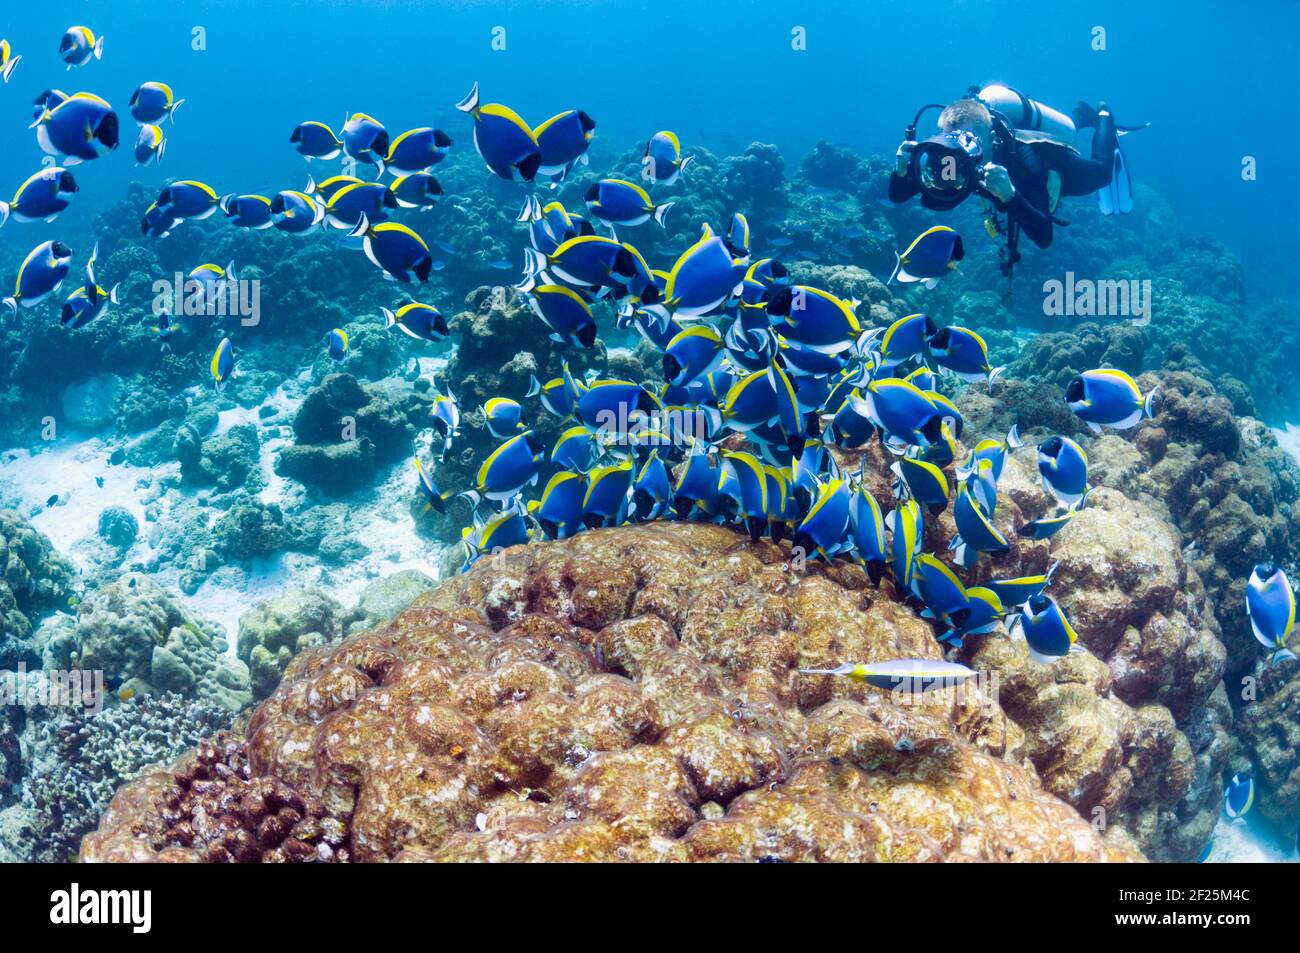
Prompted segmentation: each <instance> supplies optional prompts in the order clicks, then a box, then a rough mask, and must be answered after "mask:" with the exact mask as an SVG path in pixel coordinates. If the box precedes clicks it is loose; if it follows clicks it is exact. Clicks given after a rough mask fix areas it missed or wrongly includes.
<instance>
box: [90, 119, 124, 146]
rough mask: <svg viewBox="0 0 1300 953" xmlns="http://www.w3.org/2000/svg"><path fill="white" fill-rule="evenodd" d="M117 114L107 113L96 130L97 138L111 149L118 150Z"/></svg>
mask: <svg viewBox="0 0 1300 953" xmlns="http://www.w3.org/2000/svg"><path fill="white" fill-rule="evenodd" d="M117 135H118V128H117V113H107V114H106V115H105V116H104V118H103V119H101V120H100V121H99V128H98V129H96V130H95V138H96V139H98V140H99V141H100V142H102V143H103V144H104V145H106V146H108V148H110V149H116V148H117Z"/></svg>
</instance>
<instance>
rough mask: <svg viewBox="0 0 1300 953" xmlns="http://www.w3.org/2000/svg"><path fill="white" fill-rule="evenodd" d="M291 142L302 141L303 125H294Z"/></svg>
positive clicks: (290, 137) (290, 134) (290, 135)
mask: <svg viewBox="0 0 1300 953" xmlns="http://www.w3.org/2000/svg"><path fill="white" fill-rule="evenodd" d="M289 141H290V142H302V126H294V127H293V132H291V133H289Z"/></svg>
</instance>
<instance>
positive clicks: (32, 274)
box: [0, 240, 72, 312]
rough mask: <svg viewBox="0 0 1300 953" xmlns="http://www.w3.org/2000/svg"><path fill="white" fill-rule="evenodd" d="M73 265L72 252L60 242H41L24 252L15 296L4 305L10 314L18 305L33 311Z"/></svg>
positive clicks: (10, 297)
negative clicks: (25, 255) (25, 253)
mask: <svg viewBox="0 0 1300 953" xmlns="http://www.w3.org/2000/svg"><path fill="white" fill-rule="evenodd" d="M71 266H72V249H71V248H69V247H68V246H67V245H65V244H64V243H63V242H61V241H57V240H53V241H48V242H42V243H41V244H39V245H37V246H36V247H35V248H33V249H32V250H31V251H30V252H28V253H27V257H26V258H24V259H23V263H22V264H21V265H19V266H18V278H17V280H16V281H15V282H14V293H13V294H12V295H10V296H9V297H7V298H5V299H4V301H3V302H0V303H3V304H4V305H5V307H7V308H9V309H10V310H11V311H14V312H17V311H18V306H19V305H22V306H23V307H24V308H33V307H35V306H36V305H38V304H40V303H41V302H42V301H44V300H45V299H46V298H47V297H49V296H50V295H51V294H53V293H54V292H56V291H58V290H59V286H60V285H62V284H63V279H64V278H66V277H67V276H68V269H69V268H70V267H71Z"/></svg>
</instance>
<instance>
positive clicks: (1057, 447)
mask: <svg viewBox="0 0 1300 953" xmlns="http://www.w3.org/2000/svg"><path fill="white" fill-rule="evenodd" d="M1038 473H1039V476H1040V477H1041V478H1042V481H1043V488H1044V489H1046V490H1047V492H1049V493H1051V494H1052V495H1053V496H1055V497H1056V498H1057V499H1058V500H1060V501H1061V502H1062V503H1064V504H1065V505H1066V506H1074V505H1075V504H1077V503H1079V502H1080V501H1081V500H1082V499H1083V498H1084V496H1085V494H1087V492H1088V455H1087V454H1086V453H1084V452H1083V448H1082V447H1080V446H1079V445H1078V444H1077V443H1075V442H1074V441H1073V440H1071V439H1070V438H1069V437H1061V436H1055V437H1049V438H1048V439H1046V440H1044V441H1043V442H1042V443H1040V444H1039V445H1038Z"/></svg>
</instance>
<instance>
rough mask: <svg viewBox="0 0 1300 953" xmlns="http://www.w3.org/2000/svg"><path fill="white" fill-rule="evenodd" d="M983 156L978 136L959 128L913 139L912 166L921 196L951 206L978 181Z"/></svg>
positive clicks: (972, 188) (982, 148)
mask: <svg viewBox="0 0 1300 953" xmlns="http://www.w3.org/2000/svg"><path fill="white" fill-rule="evenodd" d="M983 158H984V147H983V146H982V145H981V144H980V139H979V136H977V135H975V133H973V132H971V131H969V130H967V129H962V130H959V131H957V132H945V133H943V134H942V135H938V136H932V137H930V138H929V139H926V140H925V141H924V142H920V143H917V146H916V148H915V149H914V150H913V151H912V168H913V171H914V173H915V175H916V181H917V183H918V184H919V185H920V186H921V191H922V192H923V193H924V194H925V196H926V197H927V198H929V199H930V200H931V201H933V202H936V203H941V204H942V205H944V206H947V207H949V208H951V207H952V206H954V205H956V204H957V203H958V202H960V201H961V200H962V199H964V198H965V197H966V196H967V195H969V194H970V193H971V192H972V191H974V189H975V187H976V186H977V185H979V182H980V167H981V166H982V165H983Z"/></svg>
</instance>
